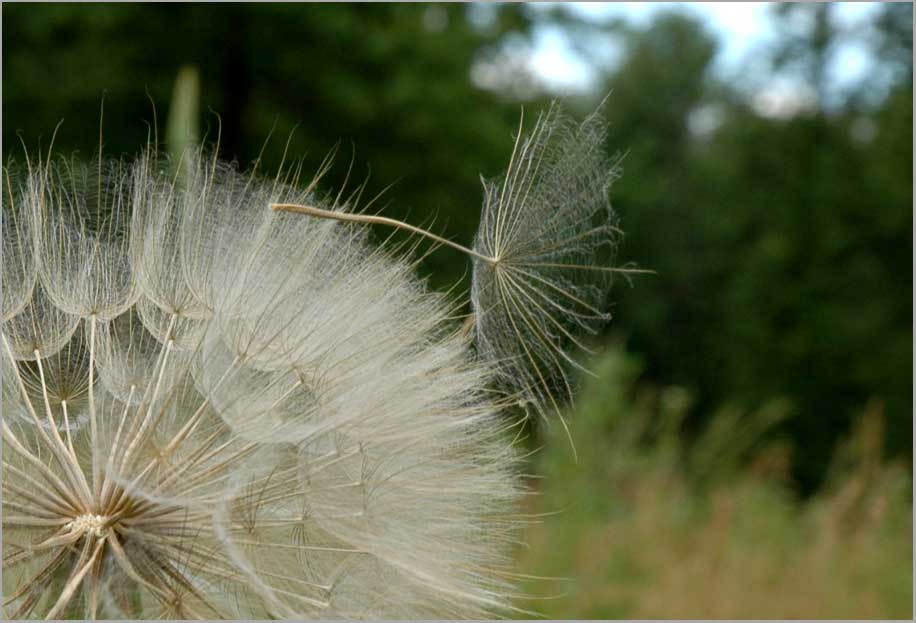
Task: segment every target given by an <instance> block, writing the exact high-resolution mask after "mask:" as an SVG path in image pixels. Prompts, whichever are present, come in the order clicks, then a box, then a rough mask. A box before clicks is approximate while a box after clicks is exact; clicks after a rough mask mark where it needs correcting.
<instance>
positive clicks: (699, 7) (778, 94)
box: [528, 2, 878, 113]
mask: <svg viewBox="0 0 916 623" xmlns="http://www.w3.org/2000/svg"><path fill="white" fill-rule="evenodd" d="M560 4H561V3H543V4H533V5H531V6H532V8H533V9H534V10H547V9H550V8H555V7H556V6H558V5H560ZM563 6H565V7H567V10H569V11H571V12H572V13H574V14H575V15H578V16H581V17H584V18H586V19H589V20H594V21H604V20H608V19H613V18H621V17H622V18H625V19H626V20H627V21H629V22H630V23H631V24H632V25H635V26H645V25H647V24H648V23H649V22H650V21H651V19H652V17H653V16H654V15H656V14H657V13H659V12H661V11H670V10H672V9H680V10H682V11H685V12H687V13H690V14H693V15H696V16H698V17H699V18H700V19H701V20H702V21H704V22H705V23H706V25H707V27H708V28H709V29H710V30H711V31H712V32H713V33H714V34H715V35H716V36H718V38H719V40H720V44H721V48H720V50H719V55H718V57H717V58H716V60H715V62H714V68H715V70H716V71H717V72H718V74H719V75H720V76H721V77H723V78H728V77H730V76H739V75H740V74H741V69H742V67H743V66H745V65H746V64H747V63H748V62H750V61H751V60H752V59H753V56H754V55H755V52H756V51H758V50H760V49H762V48H763V47H765V46H766V44H767V43H768V42H769V41H770V40H771V39H773V38H774V37H775V35H776V28H775V24H774V21H773V19H772V18H771V17H770V16H769V13H770V12H771V11H772V7H771V5H770V4H769V3H755V2H697V3H676V2H619V3H610V2H609V3H603V2H581V3H579V2H575V3H563ZM877 9H878V6H877V4H876V3H858V2H842V3H836V9H835V13H834V17H835V19H836V20H837V23H838V25H839V26H840V27H841V28H852V29H854V28H855V27H856V25H857V24H861V23H862V22H864V21H867V20H868V19H869V18H870V17H872V16H873V15H874V13H875V12H876V10H877ZM608 45H609V48H608V49H607V50H605V51H601V55H602V57H606V58H607V59H608V62H609V63H611V64H612V63H613V61H614V59H615V55H616V54H618V53H619V51H617V50H614V49H612V48H610V45H611V44H610V43H609V44H608ZM869 59H870V56H869V52H868V50H867V49H866V48H865V47H864V45H862V44H856V43H845V44H843V45H841V46H840V48H839V50H838V53H837V54H836V56H835V58H834V61H833V66H832V67H831V69H830V74H831V84H834V85H836V87H837V88H838V89H840V90H842V89H843V88H844V87H845V86H848V85H851V84H854V83H855V82H856V81H857V80H858V79H859V78H860V77H862V76H863V75H864V74H865V73H866V72H867V71H869ZM528 62H529V65H530V69H531V70H532V71H533V72H534V73H535V75H537V76H539V77H540V78H541V79H542V80H543V81H544V83H545V84H546V85H547V86H548V87H550V88H551V89H552V90H555V91H559V92H575V91H582V90H587V89H588V87H589V86H590V84H591V83H592V81H593V80H594V77H595V70H594V68H592V67H591V66H590V65H589V63H587V62H585V61H584V59H582V58H580V57H579V56H578V55H577V54H576V52H575V51H574V50H573V49H572V47H571V46H570V42H569V40H568V36H567V35H566V33H564V32H563V30H562V29H560V28H557V27H552V26H545V27H543V28H541V29H540V30H539V31H538V32H537V33H536V36H535V43H534V49H533V51H532V53H531V55H530V57H529V61H528ZM756 88H758V89H759V90H760V92H759V93H757V94H756V95H757V96H758V97H760V98H761V102H762V104H761V105H762V106H763V107H764V108H766V107H767V106H768V105H769V106H771V108H773V110H772V111H773V112H775V113H779V112H780V110H779V109H780V106H782V105H789V106H791V105H792V101H795V103H796V104H797V103H798V101H797V100H799V98H802V99H803V98H804V95H805V94H804V93H803V91H804V85H800V84H792V83H791V81H782V82H780V81H773V82H772V83H770V84H767V85H757V87H756ZM766 102H769V104H767V103H766ZM780 102H781V103H780ZM762 112H765V111H762Z"/></svg>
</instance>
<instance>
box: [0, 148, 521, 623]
mask: <svg viewBox="0 0 916 623" xmlns="http://www.w3.org/2000/svg"><path fill="white" fill-rule="evenodd" d="M160 169H161V170H160ZM177 169H178V170H179V174H178V175H169V174H164V173H163V172H162V171H165V170H168V167H166V166H165V165H163V166H161V167H160V166H159V165H158V164H157V163H156V162H155V160H154V159H151V158H149V157H147V156H143V157H140V158H138V159H137V160H136V161H133V162H127V161H118V162H105V161H102V162H101V164H98V163H97V164H96V165H89V166H84V165H81V164H79V163H74V162H69V161H66V162H64V161H60V162H56V163H43V164H40V165H32V166H30V167H19V168H16V167H8V168H5V169H4V177H3V189H4V190H3V192H4V198H3V289H4V307H3V334H2V339H3V344H2V353H0V355H2V362H3V424H2V427H3V476H2V478H3V502H4V507H3V511H4V512H3V597H4V602H3V612H4V615H5V616H7V617H10V618H32V617H42V618H44V617H48V618H114V619H125V618H127V619H132V618H169V617H171V618H210V619H226V618H228V619H233V618H250V619H267V618H291V619H297V618H323V619H324V618H351V619H352V618H363V617H369V618H402V619H403V618H453V617H454V618H460V617H474V618H482V617H486V616H490V615H492V614H494V613H498V612H500V611H502V610H504V609H505V608H506V607H507V605H508V601H509V598H510V595H511V594H512V587H511V585H510V584H509V583H507V581H506V578H508V577H511V574H510V573H508V572H507V571H506V568H507V567H508V566H509V565H510V562H511V558H510V553H511V552H510V549H511V545H512V543H513V540H514V533H515V522H514V521H513V520H512V519H511V513H512V508H513V506H514V504H515V502H516V501H517V499H518V497H519V495H520V494H521V491H520V488H519V485H518V482H517V480H516V478H515V476H514V475H513V474H514V471H515V465H516V461H517V455H516V453H515V452H514V450H513V447H512V444H511V438H510V436H507V432H508V431H506V430H505V428H506V425H504V424H502V423H501V420H499V419H497V405H495V404H494V403H493V401H492V398H490V397H489V396H490V394H489V393H488V392H487V391H486V388H487V384H488V382H489V380H490V377H489V374H490V373H489V370H487V369H485V368H484V367H482V365H481V364H480V363H477V362H475V360H474V359H473V358H472V357H470V356H469V352H468V343H467V341H466V338H465V337H464V336H463V335H462V334H461V332H460V331H456V330H455V329H454V327H451V326H449V325H448V323H447V319H448V317H449V310H448V309H447V304H446V302H445V301H444V300H443V298H442V297H440V296H438V295H435V294H432V293H430V292H428V291H427V290H426V289H425V288H424V287H423V285H422V284H421V283H420V282H419V281H418V280H417V279H416V278H415V277H414V276H413V275H412V271H411V266H410V265H409V264H408V263H407V262H406V261H404V260H403V259H399V258H397V257H394V256H392V255H391V254H390V253H388V252H386V251H385V250H384V249H379V248H374V247H372V246H370V245H369V244H367V242H366V239H365V236H364V234H363V233H362V230H361V229H359V228H357V227H353V226H350V225H347V224H343V223H335V222H331V221H317V220H312V219H303V218H298V217H297V216H296V215H289V214H283V213H278V212H272V211H270V210H269V209H268V207H267V206H269V205H270V204H271V203H279V202H289V203H293V202H295V203H305V202H308V203H310V204H312V205H323V206H324V207H325V208H327V209H333V210H343V209H345V207H343V206H340V205H337V203H336V201H333V200H330V199H328V200H323V199H322V198H321V197H317V196H315V195H314V194H313V193H312V192H311V191H298V190H296V189H295V188H294V185H293V184H286V183H284V181H283V180H260V179H257V178H255V177H252V176H248V175H243V174H241V173H239V172H238V171H237V170H235V169H234V168H233V167H231V166H227V165H224V164H221V163H218V162H216V161H215V160H213V159H210V158H208V157H204V156H203V155H202V154H200V153H196V154H188V155H187V156H186V157H185V158H184V159H183V160H182V162H181V163H180V164H179V165H178V167H177Z"/></svg>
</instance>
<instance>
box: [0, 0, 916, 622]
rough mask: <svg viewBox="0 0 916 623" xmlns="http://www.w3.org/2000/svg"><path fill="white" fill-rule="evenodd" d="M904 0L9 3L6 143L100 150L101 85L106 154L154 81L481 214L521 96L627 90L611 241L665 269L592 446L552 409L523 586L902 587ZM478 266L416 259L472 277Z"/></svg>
mask: <svg viewBox="0 0 916 623" xmlns="http://www.w3.org/2000/svg"><path fill="white" fill-rule="evenodd" d="M912 24H913V13H912V5H911V4H909V3H904V4H881V3H873V4H872V3H863V4H842V3H838V4H818V5H796V4H784V5H779V6H775V5H769V4H742V3H734V4H718V3H708V4H705V3H699V4H683V5H682V4H678V3H655V4H649V3H632V4H628V3H621V4H613V5H611V4H607V5H605V4H600V3H596V4H585V5H578V4H565V5H560V4H550V3H547V4H538V5H517V4H508V5H507V4H488V5H452V4H449V5H439V4H409V5H394V4H372V5H360V6H356V5H348V4H336V5H329V4H310V5H292V4H258V5H254V4H251V5H246V4H232V5H220V6H216V5H206V4H200V5H184V4H169V5H165V4H161V5H131V4H118V5H115V4H108V5H106V4H92V5H90V4H31V5H28V4H4V5H3V7H2V27H3V37H2V39H3V41H2V48H3V49H2V51H3V60H2V64H3V82H2V91H3V92H2V102H3V156H4V158H6V157H9V156H10V155H14V156H21V153H22V147H21V145H20V138H19V137H20V136H21V139H22V141H23V142H24V143H25V145H26V146H28V148H29V149H30V150H34V149H36V148H37V147H38V146H39V145H42V146H45V147H46V146H47V145H48V142H49V140H50V137H51V134H52V132H53V129H54V127H55V125H56V124H57V123H58V122H59V121H60V120H61V119H63V120H64V124H63V125H62V126H61V128H60V131H59V132H58V134H57V137H56V141H55V149H56V150H57V151H61V152H65V153H67V152H72V151H79V152H81V153H83V154H85V155H86V156H90V155H91V154H92V153H93V152H94V151H95V150H96V149H97V146H98V133H99V120H100V104H101V101H102V96H103V93H104V94H105V100H104V101H105V111H104V131H103V134H104V150H105V152H106V153H109V154H112V155H117V154H120V153H136V152H137V151H138V150H140V149H141V148H142V147H143V146H144V145H145V144H146V141H147V137H148V133H149V131H150V128H149V126H150V124H151V123H152V121H153V119H154V110H155V117H157V118H158V125H159V137H160V140H161V141H168V140H172V141H175V140H178V139H177V138H176V137H177V136H178V135H177V134H174V133H172V134H170V132H169V131H168V124H167V122H166V119H168V120H169V122H170V123H171V124H172V130H174V129H175V127H182V128H185V129H186V130H187V129H192V130H193V129H194V127H195V126H197V127H198V130H197V132H199V133H200V135H202V136H203V137H204V139H205V140H209V141H214V140H215V138H216V135H217V131H218V130H219V135H220V141H219V150H220V153H221V155H222V156H223V157H224V158H226V159H236V160H238V161H239V163H240V164H241V165H242V166H249V165H250V164H251V162H252V161H253V160H254V159H255V158H256V157H257V156H258V154H259V153H261V151H262V148H263V158H262V166H263V168H264V170H265V171H268V172H270V171H276V170H277V168H278V167H279V166H280V165H281V162H282V161H283V154H284V149H285V147H286V145H287V141H288V143H289V148H288V154H289V156H288V158H289V157H292V158H295V159H301V160H302V161H303V163H304V171H306V172H311V171H314V170H315V169H317V168H318V166H319V164H320V162H321V160H322V158H323V157H324V156H325V155H326V154H327V153H328V152H329V151H331V150H332V149H334V147H335V145H339V147H340V148H339V151H338V155H337V159H336V160H337V163H336V166H335V167H334V169H333V170H332V171H331V173H330V174H328V176H327V177H326V178H325V180H324V185H325V186H326V188H327V189H328V190H331V189H337V188H338V187H339V186H340V185H342V184H343V183H344V181H345V179H346V176H347V170H348V165H349V164H350V161H351V159H352V174H351V175H350V178H349V182H348V184H349V187H350V188H354V187H355V186H356V184H358V183H361V182H363V181H365V180H366V179H367V176H368V181H367V182H366V191H365V197H372V196H374V195H376V194H377V193H379V192H382V191H384V192H383V194H382V195H381V197H380V199H379V201H378V203H377V204H375V206H374V207H373V209H372V211H377V212H381V213H383V214H385V215H388V216H392V217H395V218H401V219H407V220H409V221H410V222H413V223H418V224H419V223H425V224H426V225H428V226H429V227H431V228H432V229H433V230H434V231H436V232H438V233H440V234H443V235H446V236H448V237H450V238H452V239H454V240H456V241H458V242H461V243H465V244H466V243H469V242H470V241H471V239H472V237H473V234H474V232H475V229H476V226H477V222H478V218H479V210H480V203H481V199H482V192H481V186H480V181H479V176H480V175H483V176H485V177H493V176H496V175H498V174H500V173H501V172H502V171H503V170H504V169H505V167H506V166H507V164H508V159H509V154H510V152H511V149H512V144H513V134H514V132H515V131H516V128H517V124H518V119H519V114H520V111H521V110H522V108H523V107H524V109H525V111H526V113H527V114H526V120H527V121H528V123H529V124H530V123H533V120H534V117H535V114H533V113H535V112H536V111H538V110H541V109H543V108H544V107H545V106H546V105H547V104H548V103H549V102H550V100H551V99H553V98H556V97H560V98H561V99H562V101H563V103H564V105H565V106H566V108H567V109H568V110H570V111H571V112H572V113H573V114H575V115H577V116H582V115H584V114H587V113H588V112H591V111H592V110H594V109H595V107H596V106H597V104H598V102H599V101H600V100H601V99H602V98H604V97H605V96H606V95H607V94H608V93H610V97H609V98H608V102H607V105H606V107H605V108H604V112H605V114H606V115H607V118H608V121H609V124H610V131H609V138H608V150H609V151H610V152H611V153H620V154H625V158H624V160H623V168H624V175H623V177H622V178H621V179H620V180H619V181H618V182H617V183H616V184H615V186H614V187H613V188H612V191H611V199H612V203H613V205H614V206H615V208H616V209H617V210H618V212H619V214H620V216H621V221H622V226H623V228H624V230H625V231H626V238H625V240H624V243H623V244H622V246H621V248H620V249H619V257H618V261H619V262H620V263H624V262H634V263H636V264H637V265H638V266H640V267H642V268H649V269H652V270H654V271H655V272H656V274H654V275H639V276H638V277H637V278H635V279H633V280H632V283H628V282H626V281H621V282H620V283H619V284H617V285H616V295H615V301H616V303H615V305H614V308H613V310H612V311H613V313H614V320H613V322H612V323H611V324H610V326H609V327H608V328H607V331H606V332H605V334H604V335H602V336H600V338H599V339H597V340H596V342H597V345H598V346H599V347H600V351H601V352H602V353H603V355H601V356H599V357H598V358H596V359H595V360H593V361H592V362H591V365H592V367H593V369H595V370H596V371H597V373H598V377H597V378H596V379H591V380H588V381H584V383H583V392H582V396H581V400H580V401H579V402H578V404H577V405H576V406H575V407H573V408H572V412H571V413H570V414H569V420H570V422H571V426H572V435H573V438H574V440H575V443H576V447H577V449H578V452H579V461H578V463H576V462H574V460H573V457H572V452H571V450H570V448H569V443H568V441H566V440H565V437H564V435H563V434H562V432H561V431H557V430H553V429H541V428H538V427H532V430H531V434H530V438H529V440H528V441H529V443H531V445H532V447H538V448H541V449H540V450H539V451H538V452H537V453H535V454H534V457H533V458H532V464H531V465H530V469H529V471H530V472H531V474H532V475H533V476H535V477H536V478H532V479H531V482H532V487H533V489H534V490H535V491H536V492H537V493H539V494H540V495H537V496H533V497H532V501H531V502H530V508H528V509H526V512H527V513H529V514H530V516H531V518H532V525H531V527H530V528H529V529H528V533H527V535H526V540H527V542H528V545H527V547H524V548H520V550H519V569H520V573H523V574H526V575H532V576H539V577H541V578H542V579H537V580H527V581H525V582H524V583H523V586H522V588H523V590H524V591H525V592H526V593H527V594H529V595H531V597H532V599H530V600H524V601H521V602H520V603H519V607H521V608H524V609H526V610H531V611H533V612H536V613H540V614H542V615H546V616H548V617H551V618H617V617H630V618H639V617H651V618H665V617H677V618H715V617H727V618H744V617H755V618H767V617H780V618H793V617H804V618H816V617H838V618H868V617H881V618H910V617H911V616H912V604H913V595H912V569H913V566H912V565H913V562H912V560H913V559H912V555H913V549H912V468H911V466H912V451H913V445H912V439H913V429H912V414H913V410H912V407H913V403H912V397H913V385H912V374H913V350H912V348H913V342H912V338H913V335H912V327H913V323H912V319H913V316H912V309H913V307H912V304H913V301H912V295H913V290H912V287H913V273H912V266H913V264H912V263H911V262H912V257H913V255H912V254H913V247H912V244H913V210H912V206H913V195H912V188H913V178H912V171H913V155H912V154H913V152H912V141H913V125H912V119H913V100H912V90H913V83H912V77H913V66H912V45H913V38H912ZM179 74H180V75H182V76H184V78H183V79H182V80H181V81H179V82H180V85H181V87H180V88H179V90H178V95H177V96H176V97H177V99H178V100H183V101H192V102H199V111H195V110H194V108H193V107H191V108H188V107H187V106H185V107H184V108H182V109H181V110H182V111H183V112H182V113H181V114H182V115H184V117H180V118H179V117H178V113H175V112H174V111H175V110H176V108H175V106H173V105H172V101H173V91H175V85H176V76H178V75H179ZM182 94H183V95H182ZM170 110H172V111H173V113H172V114H171V115H170ZM217 114H218V117H217ZM169 117H171V118H169ZM176 119H178V120H177V121H176ZM220 122H221V123H220ZM176 124H177V125H176ZM529 127H530V126H529ZM271 132H272V133H271ZM17 135H18V136H17ZM268 136H270V139H269V140H267V139H268ZM265 141H267V142H266V144H265ZM166 146H168V145H166ZM287 164H289V160H288V159H287ZM305 175H306V177H309V176H310V173H306V174H305ZM387 233H388V232H381V231H380V232H379V236H380V237H381V236H382V235H383V234H387ZM467 271H468V265H467V262H466V260H465V258H464V257H463V256H461V255H460V254H458V253H456V252H452V251H451V250H449V249H440V250H438V251H436V252H435V253H434V254H432V255H431V256H430V257H429V258H428V259H427V260H425V262H424V263H423V265H422V268H421V272H422V275H423V276H424V277H425V278H428V279H429V281H430V283H431V285H432V286H433V287H436V288H442V289H445V288H449V287H452V286H454V285H455V284H456V283H457V284H459V289H458V291H459V292H461V291H464V290H466V289H467V287H468V286H469V278H468V272H467ZM548 578H557V579H548Z"/></svg>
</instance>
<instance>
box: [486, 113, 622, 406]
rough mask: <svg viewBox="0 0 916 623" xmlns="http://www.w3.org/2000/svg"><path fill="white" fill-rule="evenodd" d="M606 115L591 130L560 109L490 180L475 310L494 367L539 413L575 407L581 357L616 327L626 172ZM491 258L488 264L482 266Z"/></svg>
mask: <svg viewBox="0 0 916 623" xmlns="http://www.w3.org/2000/svg"><path fill="white" fill-rule="evenodd" d="M605 137H606V122H605V121H604V119H603V116H602V112H601V109H600V108H599V110H598V111H596V112H595V113H593V114H592V115H591V116H589V117H588V118H587V119H586V120H585V121H584V122H583V123H582V124H581V125H577V124H575V123H573V122H572V121H570V120H569V119H568V118H566V117H565V116H564V115H563V114H562V112H561V111H560V109H559V107H558V106H557V105H556V104H554V105H552V106H551V107H550V109H548V110H547V111H546V112H544V113H543V114H541V115H540V116H539V118H538V120H537V123H536V125H535V127H534V129H533V130H532V131H531V132H530V133H529V134H527V135H524V136H523V135H522V132H521V129H520V130H519V134H518V136H517V138H516V143H515V149H514V150H513V153H512V158H511V161H510V163H509V168H508V170H507V171H506V173H505V174H504V175H503V176H501V177H500V178H499V179H496V180H492V181H487V180H484V182H483V184H484V205H483V211H482V213H481V222H480V228H479V230H478V232H477V236H476V239H475V242H474V246H473V250H474V251H475V252H476V255H475V256H473V257H472V261H473V273H472V277H473V283H472V289H471V302H472V305H473V308H474V312H475V315H476V323H475V328H476V343H477V348H478V351H479V353H480V355H481V357H482V358H483V360H484V361H487V362H490V363H492V364H493V365H494V366H496V367H497V369H498V371H499V378H500V380H501V381H502V383H503V385H504V386H506V387H508V388H509V390H510V393H512V394H513V395H515V396H517V397H518V398H519V399H520V402H522V403H524V404H526V405H530V406H531V407H532V408H533V410H534V412H535V413H539V414H541V415H546V414H547V413H556V414H558V415H559V412H560V407H561V406H562V405H563V404H564V402H567V401H569V400H571V399H572V396H573V388H572V384H571V380H570V375H569V372H570V370H571V369H572V368H578V369H580V370H582V371H584V372H587V370H584V369H583V368H582V366H580V365H579V364H578V363H577V362H576V360H575V359H574V356H573V354H574V353H573V352H572V350H571V349H573V348H582V349H585V350H588V348H587V345H586V344H585V343H584V341H583V340H584V339H585V338H587V337H588V336H589V335H593V334H594V333H596V331H597V330H598V329H599V328H600V327H601V325H602V324H603V323H604V322H605V321H607V320H608V319H609V318H610V314H609V312H608V294H609V290H610V287H611V281H612V279H611V278H612V276H613V274H614V273H615V272H626V269H622V268H616V267H613V266H612V264H611V261H612V260H613V256H614V250H615V247H616V245H617V242H618V240H619V238H620V230H619V229H618V228H617V215H616V214H615V212H614V210H613V209H612V208H611V205H610V202H609V199H608V190H609V188H610V186H611V183H612V182H613V181H614V179H615V178H616V177H617V174H618V168H617V165H616V163H615V162H613V161H611V160H610V159H609V158H608V157H607V155H606V151H605V145H604V143H605ZM481 258H484V259H481Z"/></svg>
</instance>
